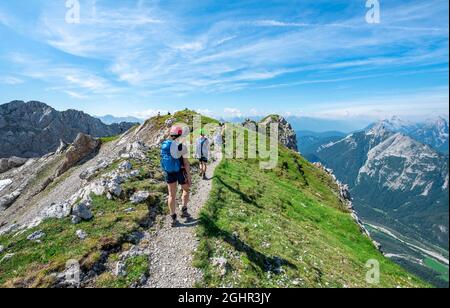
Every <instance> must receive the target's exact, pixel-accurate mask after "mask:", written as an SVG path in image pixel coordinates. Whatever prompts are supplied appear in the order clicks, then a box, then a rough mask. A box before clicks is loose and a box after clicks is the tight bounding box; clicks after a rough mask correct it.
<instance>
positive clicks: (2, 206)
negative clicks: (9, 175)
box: [0, 190, 21, 211]
mask: <svg viewBox="0 0 450 308" xmlns="http://www.w3.org/2000/svg"><path fill="white" fill-rule="evenodd" d="M20 194H21V191H19V190H16V191H14V192H13V193H11V194H8V195H5V196H3V197H1V198H0V211H4V210H6V209H7V208H9V207H10V206H11V205H12V204H13V203H14V201H16V200H17V198H19V197H20Z"/></svg>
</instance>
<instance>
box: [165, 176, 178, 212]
mask: <svg viewBox="0 0 450 308" xmlns="http://www.w3.org/2000/svg"><path fill="white" fill-rule="evenodd" d="M167 186H168V188H169V201H168V203H169V210H170V215H174V214H176V209H177V183H172V184H167Z"/></svg>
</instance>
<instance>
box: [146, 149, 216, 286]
mask: <svg viewBox="0 0 450 308" xmlns="http://www.w3.org/2000/svg"><path fill="white" fill-rule="evenodd" d="M214 155H215V157H216V159H215V160H213V161H212V162H211V164H209V165H208V171H207V179H208V180H201V179H199V177H197V176H196V177H195V179H194V184H193V187H192V189H191V199H190V202H189V213H190V214H191V216H192V217H191V218H190V219H188V220H185V219H182V218H180V223H179V225H178V227H176V228H172V227H171V219H170V217H168V216H166V217H160V218H159V221H157V222H156V223H155V226H156V231H155V232H154V233H152V234H146V237H147V240H143V241H141V243H145V244H144V245H146V246H147V247H141V249H144V250H146V251H149V253H150V256H149V260H150V261H149V262H150V275H149V278H148V280H147V283H146V285H145V287H147V288H191V287H194V286H195V284H196V283H197V282H199V281H201V279H202V273H201V271H200V270H199V269H197V268H195V267H194V266H193V259H194V254H195V251H196V250H197V246H198V240H197V237H196V226H197V225H198V219H199V215H200V211H201V209H202V207H203V205H204V204H205V203H206V202H207V200H208V196H209V193H210V191H211V188H212V180H213V176H214V171H215V169H216V167H217V166H218V165H219V163H220V162H221V159H222V156H221V153H220V152H216V153H214ZM178 204H180V201H178Z"/></svg>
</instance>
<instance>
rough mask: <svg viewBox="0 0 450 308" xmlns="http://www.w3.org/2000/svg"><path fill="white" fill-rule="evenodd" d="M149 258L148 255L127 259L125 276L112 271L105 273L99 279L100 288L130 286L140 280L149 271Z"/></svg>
mask: <svg viewBox="0 0 450 308" xmlns="http://www.w3.org/2000/svg"><path fill="white" fill-rule="evenodd" d="M149 270H150V268H149V260H148V257H146V256H138V257H134V258H130V259H128V260H126V261H125V272H126V275H125V276H124V277H115V276H114V275H112V274H111V273H104V274H102V275H100V277H99V278H98V279H97V282H96V285H95V286H96V287H99V288H129V287H131V286H133V284H135V283H137V282H139V280H140V279H141V277H143V276H147V275H148V273H149Z"/></svg>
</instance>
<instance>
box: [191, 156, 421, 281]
mask: <svg viewBox="0 0 450 308" xmlns="http://www.w3.org/2000/svg"><path fill="white" fill-rule="evenodd" d="M337 189H338V187H337V186H336V184H335V183H334V182H333V181H332V179H331V178H330V177H329V176H328V175H327V174H325V173H324V172H322V171H320V170H319V169H317V168H315V167H314V166H313V165H311V164H310V163H308V162H307V161H306V160H304V159H303V158H302V157H301V156H300V155H298V154H296V153H294V152H292V151H289V150H287V149H285V148H283V147H280V154H279V161H278V166H277V168H275V169H273V170H270V171H262V170H260V168H259V161H258V160H257V159H254V160H238V159H225V160H224V161H222V163H221V164H220V166H219V167H218V168H217V169H216V173H215V178H214V182H213V190H212V192H211V194H210V199H209V201H208V203H207V205H206V206H205V208H204V209H203V211H202V213H201V224H200V228H199V231H198V235H199V237H200V239H201V242H200V247H199V250H198V252H197V255H196V266H198V267H199V268H201V269H202V270H203V271H204V274H205V281H204V282H203V283H202V284H201V285H200V286H201V287H224V286H225V287H257V288H258V287H262V288H266V287H338V288H340V287H346V286H347V287H398V286H401V287H428V285H427V284H425V283H423V282H422V281H420V280H419V279H418V278H416V277H414V276H413V275H411V274H409V273H407V272H406V271H405V270H403V269H402V268H401V267H399V266H397V265H396V264H394V263H393V262H391V261H390V260H388V259H387V258H385V257H384V256H383V255H382V254H381V253H380V252H379V251H377V250H376V249H375V248H374V246H373V245H372V243H371V240H370V239H369V238H367V237H366V236H364V235H363V234H362V233H361V232H360V230H359V227H358V226H357V224H356V223H355V222H354V221H353V219H352V218H351V216H350V214H349V213H348V212H347V211H346V210H345V208H344V205H343V204H342V203H341V201H340V200H339V198H338V191H337ZM214 257H225V258H226V259H227V261H228V271H227V274H226V275H225V276H223V277H222V276H221V275H220V273H219V272H218V270H217V269H216V268H215V267H214V266H212V262H211V261H212V259H213V258H214ZM371 259H374V260H377V261H378V262H379V263H380V266H381V269H380V270H381V281H380V283H379V284H377V285H372V284H368V283H367V282H366V279H365V277H366V273H367V271H368V269H366V268H365V265H366V262H367V261H368V260H371ZM277 264H281V265H282V266H281V268H282V272H281V273H276V271H273V268H276V267H277V266H278V265H277ZM270 268H272V270H270Z"/></svg>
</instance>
